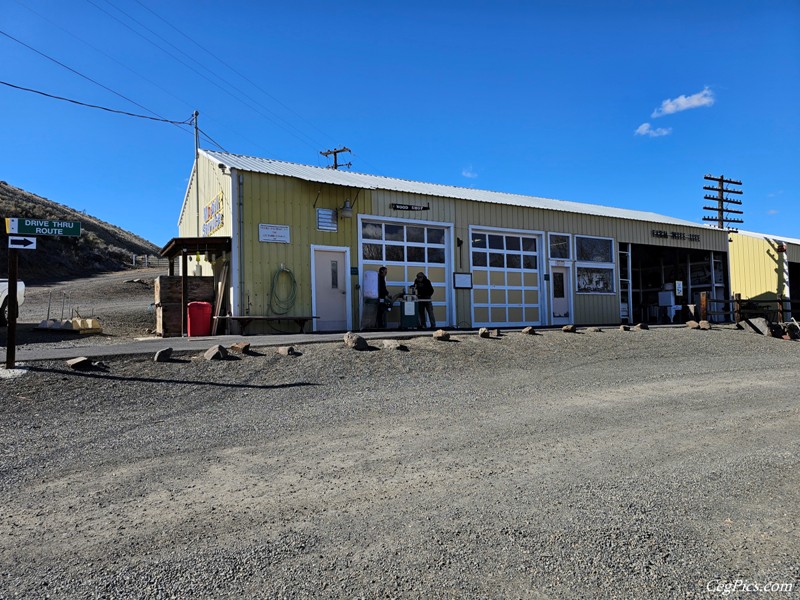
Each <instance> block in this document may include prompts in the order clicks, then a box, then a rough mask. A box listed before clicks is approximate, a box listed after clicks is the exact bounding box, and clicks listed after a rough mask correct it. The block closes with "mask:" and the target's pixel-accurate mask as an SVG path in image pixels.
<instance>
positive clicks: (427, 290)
mask: <svg viewBox="0 0 800 600" xmlns="http://www.w3.org/2000/svg"><path fill="white" fill-rule="evenodd" d="M414 287H415V288H416V290H417V304H418V308H419V328H420V329H425V314H426V313H427V315H428V319H429V320H430V322H431V329H433V328H435V327H436V317H434V316H433V302H431V296H433V284H432V283H431V280H430V279H428V278H427V277H425V273H423V272H422V271H420V272H419V273H417V278H416V279H415V280H414Z"/></svg>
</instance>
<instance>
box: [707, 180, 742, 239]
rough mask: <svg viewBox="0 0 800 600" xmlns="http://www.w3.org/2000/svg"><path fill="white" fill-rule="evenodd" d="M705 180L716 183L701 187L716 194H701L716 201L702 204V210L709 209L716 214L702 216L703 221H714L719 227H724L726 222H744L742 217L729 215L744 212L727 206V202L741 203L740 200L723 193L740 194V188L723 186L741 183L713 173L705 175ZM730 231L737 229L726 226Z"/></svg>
mask: <svg viewBox="0 0 800 600" xmlns="http://www.w3.org/2000/svg"><path fill="white" fill-rule="evenodd" d="M703 179H706V180H707V181H715V182H716V183H717V185H716V186H713V187H712V186H709V185H704V186H703V189H704V190H708V191H710V192H716V195H714V196H712V195H710V194H706V195H705V196H703V198H705V199H706V200H714V201H716V203H717V205H716V206H704V207H703V210H710V211H711V212H713V213H716V216H713V217H708V216H706V217H703V221H715V222H716V223H717V227H718V228H719V229H725V226H726V225H727V224H728V223H744V221H743V220H742V219H736V218H733V217H729V216H728V215H729V214H736V215H742V214H744V212H743V211H741V210H736V209H733V208H728V206H727V205H728V204H736V205H741V204H742V201H741V200H734V199H733V198H729V197H727V196H725V194H741V193H742V190H737V189H734V188H731V187H725V184H726V183H727V184H729V185H742V182H741V181H736V180H735V179H725V176H724V175H720V176H719V177H714V176H713V175H706V176H705V177H703ZM728 229H729V230H730V231H734V232H735V231H738V230H737V229H735V228H733V227H728Z"/></svg>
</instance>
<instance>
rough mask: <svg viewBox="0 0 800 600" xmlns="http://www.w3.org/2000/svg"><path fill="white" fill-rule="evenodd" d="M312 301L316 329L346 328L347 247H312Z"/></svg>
mask: <svg viewBox="0 0 800 600" xmlns="http://www.w3.org/2000/svg"><path fill="white" fill-rule="evenodd" d="M312 260H313V263H314V290H313V296H314V298H313V304H314V315H315V316H317V317H319V319H315V323H314V325H315V327H314V329H315V331H346V330H348V329H349V328H350V319H349V311H348V310H347V307H348V306H349V304H348V300H349V298H350V293H349V290H348V288H347V282H348V281H349V277H348V273H349V272H350V266H349V261H348V257H347V251H346V250H322V249H314V251H313V258H312Z"/></svg>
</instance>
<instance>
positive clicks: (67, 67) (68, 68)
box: [0, 29, 168, 121]
mask: <svg viewBox="0 0 800 600" xmlns="http://www.w3.org/2000/svg"><path fill="white" fill-rule="evenodd" d="M0 35H4V36H6V37H7V38H8V39H10V40H13V41H15V42H17V43H18V44H20V45H22V46H25V47H26V48H28V49H29V50H32V51H33V52H36V54H38V55H39V56H43V57H44V58H46V59H47V60H49V61H52V62H54V63H56V64H57V65H59V66H60V67H64V68H65V69H67V70H68V71H70V72H72V73H75V74H76V75H78V76H79V77H82V78H83V79H86V80H87V81H91V82H92V83H94V84H95V85H98V86H100V87H101V88H103V89H104V90H106V91H109V92H111V93H112V94H114V95H115V96H119V97H120V98H122V99H123V100H127V101H128V102H130V103H131V104H135V105H136V106H138V107H139V108H141V109H143V110H146V111H147V112H149V113H150V114H153V115H155V116H157V117H159V118H160V119H163V120H164V121H168V119H165V118H164V117H162V116H161V115H159V114H158V113H157V112H155V111H152V110H150V109H149V108H147V107H146V106H144V105H142V104H139V103H138V102H136V101H135V100H131V99H130V98H128V97H127V96H125V95H123V94H120V93H119V92H117V91H114V90H112V89H111V88H110V87H108V86H106V85H103V84H102V83H100V82H99V81H96V80H94V79H92V78H91V77H89V76H88V75H84V74H83V73H81V72H80V71H76V70H75V69H73V68H72V67H70V66H68V65H65V64H64V63H62V62H61V61H58V60H56V59H55V58H53V57H52V56H48V55H47V54H45V53H44V52H42V51H40V50H37V49H36V48H34V47H33V46H30V45H28V44H26V43H25V42H23V41H22V40H18V39H17V38H15V37H14V36H13V35H10V34H8V33H6V32H5V31H3V30H2V29H0Z"/></svg>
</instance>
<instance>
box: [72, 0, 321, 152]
mask: <svg viewBox="0 0 800 600" xmlns="http://www.w3.org/2000/svg"><path fill="white" fill-rule="evenodd" d="M86 2H88V3H89V4H91V5H92V6H94V7H95V8H96V9H97V10H99V11H100V12H102V13H104V14H105V15H107V16H109V17H111V18H112V19H114V20H115V21H117V22H118V23H120V24H121V25H123V26H124V27H126V28H127V29H129V30H130V31H132V32H133V33H135V34H136V35H138V36H139V37H141V38H142V39H144V40H145V41H146V42H148V43H150V44H152V45H153V46H155V47H156V48H158V49H159V50H161V51H162V52H163V53H164V54H166V55H167V56H169V57H170V58H172V59H173V60H175V61H177V62H179V63H181V64H182V65H183V66H185V67H186V68H188V69H190V70H191V71H192V72H194V73H195V74H197V75H199V76H200V77H202V78H203V79H205V80H206V81H208V82H209V83H210V84H212V85H213V86H215V87H217V88H219V89H220V90H222V91H223V92H225V93H226V94H228V95H229V96H230V97H231V98H233V99H234V100H236V101H237V102H240V103H242V104H243V105H244V106H246V107H248V108H249V109H250V110H252V111H253V112H255V113H257V114H259V115H261V116H262V117H263V118H265V119H267V120H269V121H272V122H273V123H275V124H276V125H278V126H280V127H282V128H283V129H284V130H286V131H287V132H288V133H290V134H292V135H294V136H295V137H296V138H297V139H298V140H300V141H302V142H303V143H305V144H307V145H309V146H311V147H315V146H314V140H313V139H311V138H310V137H309V136H307V135H306V134H304V133H303V132H302V131H300V130H299V129H297V128H296V127H295V126H294V125H292V124H291V123H289V122H288V121H286V120H285V119H282V118H281V117H280V116H278V115H277V114H275V113H274V112H272V111H270V110H269V109H268V108H266V107H265V109H264V110H266V111H267V112H269V113H271V115H272V116H270V115H267V114H265V113H264V112H262V110H261V109H260V108H259V107H258V106H256V105H254V104H252V103H248V102H245V101H244V100H243V99H242V98H241V97H240V96H238V95H236V94H234V93H233V92H231V90H230V89H229V87H230V88H233V89H234V90H236V91H237V92H239V93H240V94H241V96H244V97H245V98H247V99H248V100H250V101H251V102H256V103H257V101H256V100H255V99H253V98H252V97H251V96H249V95H248V94H247V93H246V92H244V91H242V90H241V89H239V88H238V87H236V86H235V85H234V84H233V83H231V82H230V81H228V80H226V79H225V78H224V77H222V76H220V75H219V74H218V73H214V72H213V71H212V74H213V75H215V77H216V78H217V79H219V80H220V81H222V82H224V83H226V84H227V85H228V86H229V87H226V86H223V85H221V84H220V83H218V82H217V81H214V80H213V79H211V78H210V77H208V76H207V75H205V74H204V73H201V72H200V71H199V70H197V69H196V68H195V67H194V66H192V65H191V64H189V63H187V62H186V61H184V60H182V59H181V58H180V57H178V56H176V55H175V54H173V53H172V52H170V51H168V50H167V49H165V48H164V47H163V46H161V45H160V44H157V43H156V42H154V41H153V40H152V39H150V38H148V37H146V36H145V35H143V34H142V33H140V32H139V31H136V30H135V29H134V28H133V27H131V26H130V25H128V24H127V23H125V22H123V21H122V20H121V19H120V18H118V17H116V16H115V15H113V14H111V13H110V12H108V11H107V10H105V9H104V8H102V7H101V6H98V5H97V4H96V3H95V2H94V1H93V0H86ZM106 3H107V4H109V5H110V6H113V7H114V8H115V9H116V10H118V11H119V12H120V13H122V14H123V15H125V16H126V17H127V18H129V19H130V20H131V21H133V22H134V23H136V24H137V25H139V26H140V27H141V28H142V29H144V30H146V31H148V32H150V33H151V34H152V35H153V36H155V37H157V38H158V39H160V40H162V41H164V42H165V43H166V44H169V45H170V46H172V47H173V48H175V49H176V50H177V51H178V52H180V53H181V54H183V55H184V56H186V57H187V58H189V59H190V60H194V59H193V58H192V57H191V56H189V55H188V54H186V53H185V52H183V51H182V50H181V49H180V48H177V47H176V46H175V45H174V44H173V43H172V42H170V41H169V40H166V39H164V38H163V37H162V36H160V35H159V34H158V33H156V32H154V31H153V30H152V29H150V28H149V27H147V26H146V25H144V24H142V23H140V22H139V21H138V20H136V19H135V18H134V17H131V16H130V15H129V14H128V13H126V12H125V11H124V10H122V9H120V8H119V7H117V6H115V5H114V4H113V3H111V2H109V0H106ZM206 70H209V69H207V68H206ZM209 71H210V70H209ZM281 123H283V124H281ZM303 138H305V139H303Z"/></svg>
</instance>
